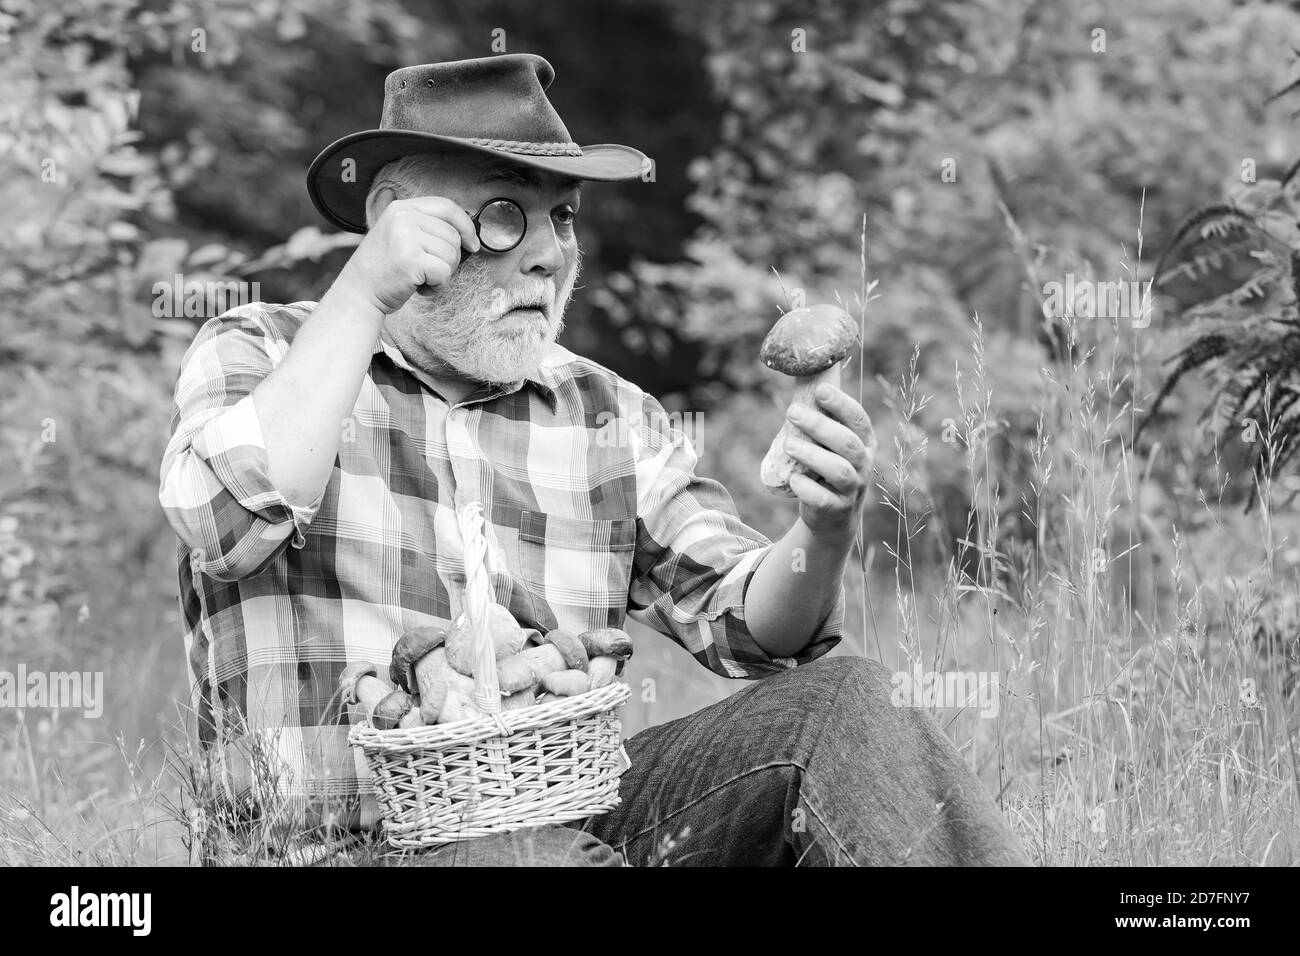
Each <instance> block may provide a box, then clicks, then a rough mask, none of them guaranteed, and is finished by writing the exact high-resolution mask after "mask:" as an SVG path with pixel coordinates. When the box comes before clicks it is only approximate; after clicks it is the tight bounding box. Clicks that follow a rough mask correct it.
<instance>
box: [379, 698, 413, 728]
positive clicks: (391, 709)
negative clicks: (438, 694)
mask: <svg viewBox="0 0 1300 956" xmlns="http://www.w3.org/2000/svg"><path fill="white" fill-rule="evenodd" d="M412 706H413V704H412V702H411V695H410V694H408V693H407V692H406V691H404V690H395V691H393V692H392V693H391V694H389V695H388V696H387V697H385V698H384V699H383V700H381V701H380V702H379V703H377V704H375V712H374V713H373V714H371V715H370V721H371V723H373V724H374V725H375V729H376V730H392V729H393V728H394V727H396V726H397V722H398V721H399V720H401V719H402V718H403V717H405V716H406V714H407V711H409V710H410V709H411V707H412Z"/></svg>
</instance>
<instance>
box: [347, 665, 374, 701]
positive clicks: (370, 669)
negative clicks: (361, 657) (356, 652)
mask: <svg viewBox="0 0 1300 956" xmlns="http://www.w3.org/2000/svg"><path fill="white" fill-rule="evenodd" d="M378 676H379V671H378V669H377V668H376V667H375V665H374V664H372V663H370V661H356V662H354V663H352V664H349V665H348V666H347V667H345V668H343V673H342V674H340V675H339V693H340V694H341V695H342V696H343V703H345V704H355V703H356V702H357V681H359V680H361V678H363V677H378Z"/></svg>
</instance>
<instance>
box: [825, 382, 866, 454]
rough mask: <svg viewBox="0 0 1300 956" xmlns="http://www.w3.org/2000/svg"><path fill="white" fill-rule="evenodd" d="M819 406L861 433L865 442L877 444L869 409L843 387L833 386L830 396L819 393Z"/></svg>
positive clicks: (858, 433)
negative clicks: (825, 396)
mask: <svg viewBox="0 0 1300 956" xmlns="http://www.w3.org/2000/svg"><path fill="white" fill-rule="evenodd" d="M817 406H818V408H820V409H822V410H823V411H824V412H825V413H826V414H827V415H830V416H831V417H832V418H834V419H836V420H837V421H841V422H843V423H844V424H845V425H847V426H848V427H849V428H850V429H851V430H852V431H853V432H854V433H855V434H857V435H861V436H862V441H863V443H864V444H866V445H875V443H876V430H875V427H874V426H873V425H872V424H871V416H870V415H868V414H867V410H866V409H865V408H863V407H862V405H861V404H859V403H858V402H857V401H855V400H854V399H852V398H850V397H849V395H848V393H847V392H845V391H844V390H843V389H842V388H832V389H831V394H830V397H829V398H822V397H821V396H820V395H818V396H817Z"/></svg>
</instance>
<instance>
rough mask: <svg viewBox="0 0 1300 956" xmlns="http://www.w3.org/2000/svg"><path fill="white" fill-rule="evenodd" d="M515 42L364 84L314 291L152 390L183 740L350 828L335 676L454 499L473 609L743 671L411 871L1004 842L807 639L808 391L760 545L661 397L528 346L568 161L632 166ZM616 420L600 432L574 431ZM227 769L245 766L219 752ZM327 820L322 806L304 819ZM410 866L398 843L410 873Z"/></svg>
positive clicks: (357, 810)
mask: <svg viewBox="0 0 1300 956" xmlns="http://www.w3.org/2000/svg"><path fill="white" fill-rule="evenodd" d="M552 78H553V72H552V70H551V67H550V65H549V64H548V63H547V62H546V61H545V60H543V59H541V58H540V57H537V56H531V55H503V56H497V57H490V58H485V59H476V60H465V61H458V62H452V63H441V64H432V65H426V66H415V67H408V68H405V69H401V70H398V71H396V72H394V73H393V74H392V75H391V76H389V78H388V80H387V83H386V86H385V92H384V110H383V120H382V121H381V125H380V128H379V129H376V130H368V131H364V132H361V133H356V134H353V135H350V136H347V137H344V138H343V139H341V140H339V141H338V142H336V143H334V144H332V145H331V146H329V147H328V148H327V149H326V150H325V151H324V152H322V153H321V155H320V156H319V157H318V158H317V160H316V161H315V163H313V165H312V167H311V170H310V172H309V174H308V186H309V190H310V193H311V195H312V198H313V200H314V202H315V203H316V205H317V208H318V209H320V211H321V212H322V213H323V214H324V215H325V216H326V218H328V219H329V220H331V221H332V222H333V223H335V224H337V225H338V226H340V227H342V228H344V229H348V230H353V231H356V232H362V233H364V238H363V239H362V240H361V242H360V244H359V245H358V246H357V247H356V249H355V251H354V253H353V254H352V256H351V258H350V259H349V260H348V262H347V264H346V265H345V266H344V267H343V269H342V271H341V272H340V273H339V275H338V277H337V278H336V280H335V281H334V283H333V285H332V286H331V287H330V288H329V290H328V291H327V292H326V293H325V294H324V296H323V297H322V298H321V300H320V302H318V303H317V302H297V303H293V304H291V305H269V304H264V303H258V304H255V305H252V306H244V307H240V308H237V309H234V310H231V311H230V312H228V313H226V314H224V315H222V316H219V317H217V318H215V319H213V320H211V321H209V322H208V323H207V324H206V325H205V326H204V327H203V328H202V329H201V330H200V332H199V334H198V336H197V337H196V339H195V341H194V343H193V344H192V346H191V347H190V349H189V350H188V352H187V354H186V356H185V359H184V362H183V366H182V369H181V372H180V376H179V380H178V382H177V386H176V398H175V410H174V415H173V434H172V438H171V441H170V443H169V445H168V448H167V451H166V456H165V459H164V461H163V464H162V470H161V488H160V500H161V503H162V506H163V508H164V510H165V512H166V514H167V516H168V518H169V520H170V522H171V524H172V525H173V527H174V528H175V530H176V532H177V534H178V536H179V538H180V548H179V557H180V561H179V573H180V596H181V605H182V610H183V612H184V618H185V624H186V627H187V629H188V634H187V650H188V656H189V664H190V669H191V678H192V683H193V688H194V704H195V707H196V709H197V711H198V717H199V720H198V725H199V734H200V737H201V739H202V742H203V744H204V746H206V747H209V748H210V749H211V751H212V752H213V753H214V755H215V757H216V763H217V765H218V766H219V768H220V770H221V774H220V776H221V778H222V779H223V781H224V783H225V786H226V787H227V788H228V790H229V791H231V792H230V793H229V794H228V795H229V796H232V797H239V796H243V795H246V792H247V790H248V788H249V787H250V786H251V781H250V780H249V779H248V769H247V767H246V766H244V767H242V768H241V765H240V762H239V760H238V759H237V758H236V757H234V756H232V754H233V751H232V749H231V747H230V746H229V744H228V741H230V740H232V739H240V737H241V735H246V736H249V737H252V738H260V739H265V740H268V741H272V742H273V743H272V744H271V746H272V747H273V749H274V753H275V755H276V756H277V757H278V758H279V760H280V762H281V765H282V766H283V767H284V768H286V770H285V773H284V774H283V777H282V780H281V786H282V787H284V788H287V789H288V790H289V791H290V792H293V793H296V794H298V795H300V796H302V797H303V798H304V799H307V800H309V801H310V805H311V806H312V808H313V809H314V818H315V819H320V818H321V817H322V816H323V815H325V814H328V813H333V814H334V816H333V819H334V820H336V821H338V822H341V823H345V824H346V825H347V826H350V827H351V828H353V829H356V830H365V829H367V828H370V827H372V826H373V825H374V824H375V822H376V808H375V804H374V801H373V795H372V794H370V793H369V792H368V790H367V787H366V785H365V781H364V779H362V778H363V777H364V771H363V770H361V769H360V767H359V764H358V761H357V760H356V758H355V756H354V754H353V753H351V752H350V750H349V748H348V746H347V731H348V719H347V716H346V714H344V713H341V712H340V708H339V707H338V700H337V692H336V687H337V684H338V678H339V675H340V673H341V672H342V670H343V669H344V668H345V667H346V666H347V665H348V664H349V663H351V662H354V661H359V660H370V661H378V662H387V660H388V658H389V656H390V653H391V650H392V648H393V645H394V644H395V642H396V641H397V639H398V637H400V636H401V635H402V634H403V633H404V632H405V631H406V630H408V629H410V628H412V627H416V626H419V625H423V624H431V623H444V624H445V623H448V622H450V620H451V619H452V618H453V617H454V615H455V614H456V613H458V611H459V607H460V603H461V600H462V597H463V590H464V581H465V577H464V573H463V566H462V564H461V559H462V551H461V548H462V541H461V539H460V534H459V530H458V527H457V524H456V520H455V513H456V509H457V508H458V507H459V506H460V505H462V504H464V503H466V502H470V501H480V502H482V503H483V504H484V511H485V526H486V527H485V530H486V532H487V533H488V535H489V537H490V540H491V541H492V543H493V546H494V548H495V549H496V552H497V553H498V554H499V555H500V556H501V557H502V558H503V559H504V563H505V565H506V566H505V568H504V569H501V571H500V573H497V574H494V575H493V580H492V586H493V590H494V596H495V598H496V600H497V601H498V602H499V603H500V604H502V605H504V606H505V607H506V608H508V609H509V611H510V612H511V614H512V615H514V617H515V618H516V619H517V620H518V621H520V622H521V623H522V624H523V625H525V626H528V627H535V628H537V629H538V630H539V631H542V632H546V631H548V630H550V629H552V628H556V627H563V628H566V629H571V630H574V631H581V630H584V629H587V628H591V627H599V626H614V627H618V626H621V625H622V624H623V623H624V621H625V617H626V616H627V615H628V614H630V615H631V616H632V617H633V618H634V619H636V620H638V621H640V622H642V623H644V624H646V625H648V626H649V627H651V628H653V629H654V630H656V631H659V632H660V633H662V634H664V635H666V636H667V637H668V638H670V639H672V640H674V641H676V642H678V643H679V644H681V645H682V646H683V647H685V648H686V649H687V650H688V651H689V652H690V653H691V654H692V655H694V657H695V658H696V659H697V660H698V661H699V662H700V663H701V664H702V665H704V666H705V667H708V668H709V669H710V670H712V671H714V672H716V673H719V674H722V675H725V676H727V677H735V678H764V679H763V680H762V681H757V682H755V683H753V684H751V685H750V686H748V687H746V688H745V689H743V690H742V691H740V692H739V693H737V694H735V695H733V696H731V697H729V698H728V699H726V700H724V701H722V702H720V703H718V704H715V705H713V706H711V707H707V708H705V709H703V710H701V711H699V712H698V713H696V714H693V715H690V716H688V717H685V718H682V719H680V720H676V721H672V722H670V723H667V724H664V725H661V726H657V727H653V728H650V729H648V730H645V731H643V732H641V733H640V734H637V735H636V736H634V737H632V738H631V739H630V740H628V741H627V742H626V750H627V754H628V755H629V757H630V760H631V766H630V768H629V769H627V770H626V772H625V773H624V774H623V777H622V780H621V784H620V796H621V803H620V805H619V806H618V807H617V808H616V809H614V810H612V811H610V812H608V813H604V814H599V815H596V816H593V817H591V818H588V819H587V820H585V821H582V822H581V823H580V824H574V825H572V826H568V827H553V826H552V827H542V828H536V829H531V830H526V831H520V832H517V833H514V834H508V835H504V836H494V837H488V838H482V839H478V840H472V841H468V842H466V843H464V844H455V845H451V846H448V847H444V848H442V849H440V850H438V851H436V852H433V853H427V854H423V855H421V856H420V857H417V858H416V862H420V863H431V864H434V865H447V864H450V865H459V864H462V863H484V864H490V863H502V862H506V863H509V862H520V861H522V862H541V863H566V864H584V865H586V864H621V863H624V862H627V863H631V864H633V865H635V864H641V863H644V862H645V861H647V860H648V859H650V858H651V857H652V856H653V855H654V854H655V852H656V851H657V849H660V848H662V846H664V845H665V844H664V842H663V841H665V840H667V841H669V843H670V845H671V846H672V848H673V849H672V853H671V859H672V861H673V862H681V863H689V864H709V865H730V864H780V865H789V864H800V863H801V864H805V865H807V864H819V865H833V864H837V863H839V864H867V863H902V862H910V863H1023V862H1026V860H1025V857H1024V855H1023V851H1022V850H1021V849H1020V847H1019V846H1018V845H1017V843H1016V841H1015V839H1014V837H1013V836H1012V835H1011V833H1010V831H1009V829H1008V827H1007V825H1006V823H1005V821H1004V820H1003V819H1002V817H1001V815H1000V814H999V812H998V810H997V808H996V807H995V806H994V805H993V803H992V801H991V800H990V798H989V796H988V794H987V793H986V792H985V791H984V790H983V788H982V787H981V785H980V784H979V782H978V781H977V779H976V778H975V777H974V776H973V775H972V774H971V772H970V771H969V769H968V768H967V767H966V766H965V764H964V762H963V761H962V760H961V758H960V756H959V755H958V754H957V753H956V751H955V749H954V748H953V746H952V745H951V743H950V742H949V741H948V740H947V738H946V737H945V736H944V735H943V733H942V732H941V731H940V730H939V728H938V727H937V726H936V725H935V723H934V722H933V720H931V719H930V718H929V717H928V715H926V714H925V713H924V712H923V711H921V710H919V709H915V708H898V707H894V706H891V703H890V694H889V677H888V674H886V673H885V672H884V670H883V668H881V667H880V666H879V665H877V664H874V663H869V662H867V661H864V660H860V659H851V658H843V657H840V658H832V659H828V660H825V661H819V662H818V663H817V664H816V665H815V666H811V667H809V666H806V665H808V664H809V663H810V662H812V661H814V660H815V659H817V658H819V657H821V656H822V655H824V654H825V653H826V652H827V651H828V650H830V649H831V647H833V646H834V645H835V644H836V643H837V642H838V641H839V639H840V630H841V627H842V624H843V618H844V600H845V598H844V589H843V585H842V574H843V571H844V567H845V562H846V559H847V556H848V554H849V550H850V546H851V544H852V540H853V535H854V528H855V526H856V524H857V519H858V516H859V514H860V512H861V509H862V507H863V503H864V501H865V499H866V495H867V488H868V480H867V479H868V475H869V473H870V470H871V467H872V454H873V448H874V439H873V438H872V433H871V425H870V422H869V419H868V418H867V415H866V413H865V411H864V410H863V409H862V407H861V406H860V405H859V404H858V403H857V402H855V401H853V400H852V399H851V398H850V397H849V396H848V395H846V394H845V393H844V392H842V391H840V390H838V389H833V388H832V389H829V390H828V391H827V394H825V395H818V396H817V403H818V404H817V407H803V408H792V409H791V411H790V418H791V420H792V421H794V422H796V423H797V425H798V427H799V428H800V429H801V430H802V432H803V434H804V436H805V438H804V439H803V440H800V441H798V442H797V443H795V444H794V445H793V446H792V447H791V449H790V451H791V454H792V455H793V456H794V457H795V458H797V459H798V460H799V461H801V462H803V463H804V464H805V465H807V467H808V468H809V469H810V472H811V473H812V474H813V475H818V476H820V478H821V480H820V481H818V480H814V478H813V477H811V476H808V475H796V476H795V477H794V478H793V479H792V480H791V488H792V490H793V491H794V492H795V494H796V495H797V496H798V499H799V518H798V520H797V521H796V522H795V524H794V525H793V526H792V527H791V528H790V530H789V531H788V532H786V534H785V535H784V536H782V537H781V539H780V540H779V541H775V542H773V541H770V540H769V539H767V538H766V537H764V536H763V535H762V534H760V533H758V532H756V531H754V530H753V529H751V528H749V527H747V526H746V525H745V524H744V523H743V522H742V521H741V520H740V519H739V517H738V516H737V514H736V509H735V506H734V504H733V502H732V499H731V497H730V495H729V494H728V493H727V491H726V490H725V489H724V488H723V487H722V486H721V485H719V484H718V483H717V482H716V481H713V480H710V479H708V478H705V477H701V476H699V475H697V474H696V471H695V468H696V461H697V459H696V454H695V450H694V448H693V447H692V444H691V442H690V440H689V439H688V438H687V437H686V436H685V435H684V434H683V433H682V432H680V431H679V430H676V429H673V428H665V427H662V423H664V422H665V421H666V416H665V414H664V411H663V409H662V407H661V405H660V404H659V402H658V401H657V400H656V399H655V398H654V397H653V396H651V395H647V394H646V393H645V392H643V391H642V390H641V389H639V388H638V387H637V386H636V385H634V384H633V383H631V382H629V381H627V380H625V379H623V378H620V377H619V376H617V375H615V374H614V373H613V372H611V371H609V370H608V369H606V368H604V367H602V366H600V365H598V364H596V363H594V362H592V361H589V360H588V359H585V358H583V357H581V356H579V355H575V354H573V353H572V352H570V351H568V350H567V349H565V348H563V347H561V346H559V345H558V344H557V343H556V338H557V336H558V335H559V333H560V330H561V328H562V325H563V316H564V311H565V306H566V305H567V303H568V301H569V297H570V295H571V293H572V291H573V288H574V283H575V282H576V280H577V278H578V272H579V261H580V253H579V246H578V226H577V219H578V216H579V211H580V207H581V204H582V195H581V186H582V183H583V182H584V181H586V180H618V179H632V178H635V177H638V176H640V175H641V174H642V172H643V171H644V170H646V169H647V168H648V164H647V161H646V158H645V157H644V156H643V155H642V154H641V153H639V152H638V151H636V150H634V149H630V148H628V147H623V146H611V145H603V146H588V147H581V148H580V147H578V146H577V145H576V144H574V142H573V141H572V139H571V138H570V137H569V134H568V132H567V131H566V129H565V127H564V125H563V123H562V122H561V121H560V118H559V116H558V115H557V114H556V113H555V111H554V109H553V108H552V106H551V104H550V102H549V101H548V100H547V98H546V94H545V89H546V88H547V86H549V84H550V82H551V80H552ZM602 412H603V413H606V416H607V415H608V414H609V413H611V412H612V413H615V414H616V415H617V416H618V419H619V423H620V425H622V426H623V427H622V428H620V429H619V431H618V434H619V435H621V436H623V439H621V440H619V441H613V442H611V441H607V440H606V441H600V440H597V439H598V436H597V434H596V433H597V431H598V430H599V429H600V428H602V427H606V425H607V418H606V417H601V414H600V413H602ZM241 770H242V772H241ZM327 808H328V809H327ZM407 862H411V861H409V860H408V861H407Z"/></svg>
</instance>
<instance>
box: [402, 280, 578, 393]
mask: <svg viewBox="0 0 1300 956" xmlns="http://www.w3.org/2000/svg"><path fill="white" fill-rule="evenodd" d="M580 271H581V264H580V261H575V263H574V268H573V270H572V272H571V273H570V275H569V276H568V278H567V279H566V280H565V283H564V286H563V287H562V288H561V289H559V290H558V293H557V290H556V285H555V279H554V278H553V277H550V276H548V277H547V278H545V279H541V278H538V277H536V276H526V277H521V278H520V280H519V281H518V283H516V285H515V286H514V287H513V288H512V289H510V290H508V291H507V290H505V289H501V288H499V287H494V286H493V284H492V282H491V280H490V279H489V278H488V274H487V268H486V263H485V262H484V261H483V260H482V259H481V258H477V257H476V258H471V259H470V260H469V261H467V262H465V263H463V264H462V265H461V267H460V268H458V269H457V270H456V271H455V272H454V273H453V274H452V277H451V279H450V281H448V282H447V283H446V284H445V285H443V286H441V287H440V288H439V289H437V290H436V291H435V292H434V294H432V295H420V294H418V293H417V294H416V295H413V296H411V298H410V299H408V300H407V302H406V304H405V305H403V306H402V308H401V309H399V310H398V311H397V312H395V313H393V315H391V316H390V317H389V322H390V323H391V324H392V326H394V327H395V328H397V329H400V330H401V332H403V333H405V334H399V335H395V336H394V338H395V339H397V340H398V342H399V344H401V345H405V344H406V341H405V340H413V341H411V342H410V344H411V345H414V346H415V349H414V351H416V353H417V354H416V355H410V354H408V355H407V358H408V360H410V361H412V363H413V364H415V363H417V362H418V366H417V367H423V366H425V365H432V366H433V367H431V368H424V370H425V371H427V372H429V373H431V374H434V375H445V374H446V371H447V370H448V369H450V370H451V372H452V373H453V374H455V375H457V376H459V377H462V378H466V379H469V380H471V381H476V382H489V383H494V384H514V383H517V382H519V381H521V380H522V379H524V378H527V377H529V376H532V375H535V374H536V372H537V369H538V365H539V363H540V362H541V360H542V357H543V356H544V355H545V354H546V352H547V350H548V349H549V348H550V345H551V343H553V342H554V341H555V340H556V339H557V338H559V335H560V332H561V331H562V330H563V328H564V311H565V309H566V308H567V307H568V304H569V297H570V296H571V295H572V294H573V287H574V285H575V284H576V283H577V281H578V273H579V272H580ZM538 302H541V303H543V311H544V313H545V318H544V321H527V322H525V321H524V320H523V319H521V318H519V317H518V316H511V317H510V318H509V319H504V320H503V318H502V317H503V316H504V315H505V314H506V313H507V312H509V311H511V310H512V309H515V308H518V307H519V306H521V305H523V304H530V305H531V304H536V303H538ZM406 351H407V349H406V348H403V352H406Z"/></svg>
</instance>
